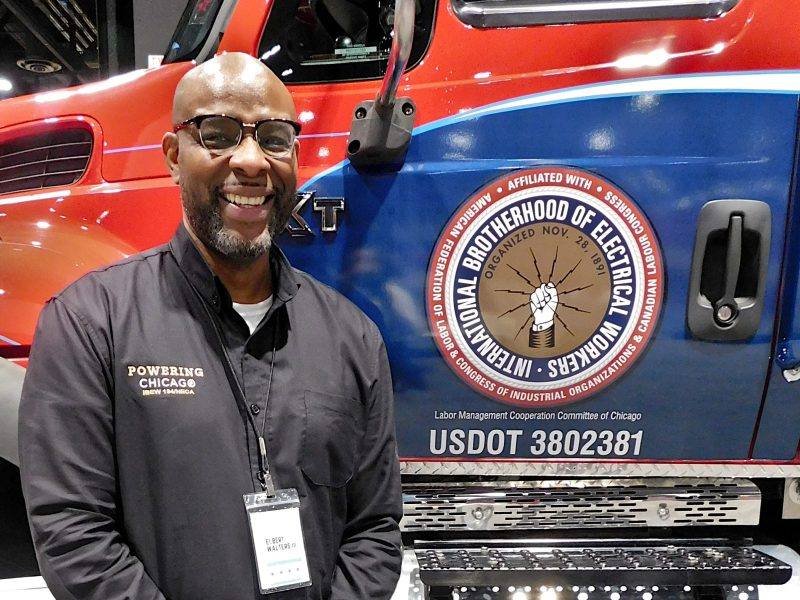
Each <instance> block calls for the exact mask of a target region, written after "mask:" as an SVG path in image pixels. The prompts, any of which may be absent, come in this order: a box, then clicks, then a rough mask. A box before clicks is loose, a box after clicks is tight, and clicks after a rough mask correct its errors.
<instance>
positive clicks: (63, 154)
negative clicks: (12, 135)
mask: <svg viewBox="0 0 800 600" xmlns="http://www.w3.org/2000/svg"><path fill="white" fill-rule="evenodd" d="M91 153H92V134H91V132H90V131H88V130H87V129H84V128H82V127H74V128H71V129H58V130H54V131H49V132H47V133H40V134H36V135H30V136H25V137H21V138H16V139H13V140H11V141H8V142H4V143H0V194H8V193H11V192H21V191H25V190H37V189H42V188H50V187H55V186H60V185H70V184H72V183H75V182H76V181H78V179H80V178H81V176H82V175H83V174H84V172H85V171H86V166H87V165H88V164H89V156H90V155H91Z"/></svg>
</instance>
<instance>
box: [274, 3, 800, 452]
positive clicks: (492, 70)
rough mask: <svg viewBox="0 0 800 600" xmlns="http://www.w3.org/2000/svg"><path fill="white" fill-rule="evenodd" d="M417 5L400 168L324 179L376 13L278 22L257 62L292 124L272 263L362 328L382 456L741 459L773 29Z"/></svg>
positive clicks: (615, 14) (774, 114)
mask: <svg viewBox="0 0 800 600" xmlns="http://www.w3.org/2000/svg"><path fill="white" fill-rule="evenodd" d="M320 4H324V3H320ZM353 4H356V3H353ZM419 4H420V9H419V11H418V18H417V21H418V29H417V39H416V40H415V51H414V52H415V53H416V54H414V55H413V56H412V63H414V64H412V69H411V70H410V71H409V72H408V74H407V76H406V77H405V78H404V80H403V82H402V83H401V89H400V94H401V95H404V96H409V97H411V98H412V99H413V100H414V102H415V103H416V110H417V121H416V127H415V130H414V135H413V139H412V142H411V145H410V148H409V150H408V154H407V156H406V158H405V161H404V163H403V165H402V166H401V167H400V168H399V169H389V168H369V169H367V168H356V167H354V166H353V165H352V164H351V163H350V162H348V161H344V162H339V161H338V160H337V159H338V158H339V157H340V156H341V154H340V155H339V157H334V158H331V156H330V150H331V148H333V147H338V148H339V149H340V148H341V143H339V144H338V146H335V141H336V140H337V139H338V138H342V137H344V136H346V135H347V132H348V129H349V123H348V122H347V119H342V118H341V117H339V116H336V115H338V114H341V113H344V112H346V111H350V110H352V108H353V107H355V105H356V104H357V103H358V102H359V101H361V100H364V99H369V98H370V97H371V96H372V95H373V94H374V93H375V91H376V90H377V84H376V83H375V82H372V83H371V84H370V83H369V82H367V83H353V82H347V81H346V80H354V79H363V78H368V77H375V76H377V73H378V72H379V70H380V68H381V61H380V57H381V52H382V51H383V50H382V46H381V44H382V43H386V40H385V38H382V37H380V27H381V14H384V15H386V14H387V13H382V12H381V11H382V10H383V8H382V7H383V5H379V7H378V9H377V12H376V13H375V15H371V14H367V12H368V11H367V12H364V10H362V12H358V11H355V12H352V13H349V15H350V17H351V21H350V22H349V23H350V24H349V25H348V27H349V29H347V28H342V21H337V23H338V25H337V26H334V25H330V24H328V25H325V24H324V23H323V22H322V21H323V16H322V13H320V12H319V11H317V12H313V11H311V9H312V8H314V7H315V6H316V7H317V8H318V7H319V5H315V4H314V3H312V4H311V5H309V7H306V8H308V10H307V11H306V8H303V6H302V5H301V7H300V8H299V9H297V11H296V13H295V14H294V16H293V18H292V20H290V21H280V20H278V19H277V16H276V14H277V13H276V14H275V15H273V16H272V17H271V19H270V21H269V23H268V25H267V29H266V32H265V36H264V40H263V41H262V44H261V49H260V51H261V52H262V54H263V57H264V60H265V62H267V64H269V65H271V66H273V68H274V69H275V70H276V71H277V72H278V73H279V74H282V76H283V77H284V78H285V79H286V80H287V81H288V82H290V83H296V84H297V85H296V87H295V88H294V89H293V92H294V94H295V98H296V99H297V100H298V104H299V106H300V108H301V112H300V118H301V120H303V119H304V118H306V121H307V125H308V126H307V127H306V131H307V132H308V133H307V134H306V135H305V137H304V138H302V139H301V143H302V144H303V147H302V151H301V155H302V156H301V158H302V161H303V165H302V168H301V171H302V172H303V173H305V174H306V176H307V177H308V179H307V180H306V182H305V184H304V186H303V188H302V191H303V192H304V193H305V195H304V196H303V201H304V204H303V205H302V206H301V207H300V208H299V210H298V217H299V219H297V220H296V222H295V223H293V228H294V233H295V235H296V237H292V238H290V239H287V240H286V241H285V242H284V247H285V248H287V251H288V253H289V254H290V258H291V259H292V260H293V261H294V262H295V264H297V265H298V266H299V267H300V268H302V269H305V270H308V271H310V272H312V273H314V274H315V275H316V276H318V277H319V278H320V279H321V280H323V281H326V282H328V283H330V284H331V285H333V286H335V287H337V288H338V289H340V290H341V291H342V292H344V293H345V294H346V295H347V296H349V297H350V298H351V299H352V300H353V301H354V302H356V303H357V304H359V305H360V306H361V307H362V309H364V310H365V311H366V312H367V314H368V315H369V316H371V317H372V318H373V319H374V320H375V321H376V322H377V323H378V325H379V326H380V327H381V330H382V331H383V333H384V336H385V338H386V342H387V347H388V350H389V355H390V359H391V361H392V368H393V374H394V378H395V390H396V404H397V421H398V436H399V442H400V451H401V455H402V457H404V458H405V459H406V460H408V461H411V462H413V461H419V463H420V464H421V465H424V464H433V463H436V464H444V463H447V462H448V461H453V460H460V461H463V460H476V461H478V460H480V461H484V462H485V461H487V460H488V461H508V460H509V459H524V460H527V461H531V460H536V461H538V460H543V459H553V458H558V459H581V460H584V461H597V460H609V459H616V460H629V459H635V460H640V461H655V460H668V461H680V460H686V461H694V460H699V461H711V460H714V461H718V460H733V461H738V460H746V459H748V458H749V456H750V446H751V443H752V441H753V436H754V431H755V429H756V425H757V421H758V418H759V414H760V408H761V403H762V396H763V394H764V389H765V382H766V381H767V376H768V373H769V367H770V352H771V346H772V340H773V326H774V323H775V319H776V307H777V305H778V296H779V287H780V281H781V279H780V278H781V262H782V257H783V249H784V244H785V235H784V230H785V224H786V222H787V214H788V213H787V210H788V205H789V198H790V189H791V181H792V172H793V166H794V162H793V157H794V148H795V140H796V122H797V100H798V98H797V91H798V81H797V78H796V75H794V74H793V73H790V72H788V71H785V70H781V69H786V68H787V67H788V66H790V65H792V64H793V63H792V62H791V58H790V56H789V54H788V51H789V50H790V49H787V50H786V51H783V50H780V51H776V52H775V53H773V54H770V55H769V56H766V55H765V54H764V53H763V52H761V53H760V52H758V51H757V49H759V48H763V47H764V44H767V43H768V40H769V39H771V38H773V37H774V36H776V35H777V33H776V32H777V31H780V23H779V21H780V18H781V17H779V15H777V14H775V12H774V10H773V9H772V8H770V7H769V6H767V4H766V3H756V2H753V1H747V0H741V1H740V2H735V1H720V2H716V3H714V2H711V3H702V4H703V7H702V8H696V7H695V8H694V9H687V8H686V7H687V3H685V2H676V3H675V5H674V6H666V5H669V3H659V8H658V9H657V10H654V9H646V8H645V9H641V8H640V9H637V10H635V11H631V10H629V9H628V8H626V7H621V8H619V10H618V9H617V8H613V7H612V8H608V7H609V6H610V5H613V4H615V3H597V6H598V9H597V10H587V11H586V12H585V13H583V14H582V15H580V17H577V16H576V15H573V14H571V13H570V12H569V11H570V9H569V6H572V3H564V6H563V7H562V8H563V10H562V11H561V13H558V11H555V10H554V9H553V6H555V5H558V4H559V3H558V2H550V3H546V4H547V6H548V7H549V8H548V9H547V10H541V11H537V10H536V9H535V8H533V9H531V10H525V11H522V10H518V7H519V3H512V2H508V3H506V2H493V3H491V7H489V4H490V3H488V2H470V1H459V2H455V1H454V2H452V3H450V4H448V3H447V2H445V1H444V0H442V1H441V2H440V3H439V5H438V7H436V14H435V19H434V18H433V17H434V12H433V11H434V4H433V3H429V2H421V3H419ZM530 4H531V6H533V7H535V6H536V5H538V4H539V3H536V2H532V3H530ZM584 4H585V5H586V6H589V5H590V4H591V3H590V2H587V3H584ZM618 4H619V5H620V6H621V5H623V4H625V5H626V6H627V7H630V3H618ZM665 6H666V8H665ZM515 7H517V8H515ZM490 8H491V10H490ZM529 8H530V7H529ZM781 10H782V11H786V10H790V11H796V10H797V9H795V8H786V7H783V8H782V9H781ZM304 11H306V12H304ZM648 11H650V12H648ZM670 11H672V12H670ZM709 11H711V12H709ZM557 13H558V14H560V16H558V18H556V16H554V15H557ZM364 15H366V17H364ZM498 15H499V16H498ZM537 15H538V17H537ZM328 16H330V17H334V15H332V14H331V15H328ZM798 16H800V15H798ZM784 17H785V15H784ZM282 18H285V17H282ZM324 18H327V17H324ZM365 19H366V20H365ZM374 19H377V21H374ZM333 20H334V21H336V19H335V18H334V19H333ZM386 22H387V23H388V20H387V21H386ZM576 22H577V23H578V24H575V25H572V26H569V27H554V26H550V25H552V24H554V23H576ZM285 23H289V24H290V25H291V27H288V26H287V25H285ZM309 23H313V24H312V25H309ZM354 23H355V24H354ZM375 23H377V26H376V24H375ZM359 24H360V25H359ZM434 24H435V27H434ZM336 27H339V29H336ZM291 28H294V30H292V29H291ZM434 29H435V32H436V33H435V35H434V36H433V38H432V41H430V45H429V38H430V36H431V33H432V32H433V30H434ZM290 30H291V31H293V33H292V34H291V35H289V34H288V33H283V32H286V31H290ZM295 30H297V31H295ZM323 30H324V32H325V33H324V36H322V38H318V37H316V36H317V35H321V33H320V32H322V31H323ZM376 31H377V32H378V33H375V32H376ZM332 32H333V33H332ZM370 32H373V33H372V34H371V33H370ZM370 35H373V37H370ZM376 35H377V36H378V37H375V36H376ZM370 40H372V41H370ZM375 40H378V41H377V42H375ZM381 40H383V42H382V41H381ZM428 45H429V46H428ZM788 45H790V44H787V46H788ZM756 55H758V56H759V58H757V59H756V58H753V57H754V56H756ZM376 57H377V59H376ZM317 66H320V70H319V71H314V69H315V68H316V67H317ZM322 66H324V69H322V68H321V67H322ZM376 66H377V70H376V71H375V74H371V73H370V72H368V70H366V69H372V68H373V67H376ZM744 67H746V68H747V72H737V71H741V70H742V69H743V68H744ZM358 69H361V70H358ZM776 69H777V71H776ZM323 73H324V75H323ZM304 115H305V116H304ZM339 142H341V139H339ZM339 152H341V150H339ZM323 166H324V167H327V169H324V170H323ZM768 408H770V405H768ZM765 414H766V416H768V417H770V418H772V419H780V418H781V415H779V414H777V413H776V414H775V416H773V413H772V412H769V411H768V412H767V413H765ZM782 416H787V415H786V414H782ZM788 416H790V417H791V418H792V419H794V423H793V424H792V425H787V427H790V428H791V430H792V431H793V432H795V433H794V437H793V439H792V440H790V441H789V442H787V443H786V444H785V446H786V447H785V448H781V452H782V453H783V454H782V457H784V458H786V457H787V453H788V451H789V450H791V451H792V452H793V450H794V448H795V447H796V444H797V439H796V438H797V435H796V431H797V428H796V424H797V421H798V418H797V417H798V415H796V414H794V413H792V414H790V415H788ZM760 439H761V438H759V441H760ZM757 447H759V446H757ZM765 451H766V450H765Z"/></svg>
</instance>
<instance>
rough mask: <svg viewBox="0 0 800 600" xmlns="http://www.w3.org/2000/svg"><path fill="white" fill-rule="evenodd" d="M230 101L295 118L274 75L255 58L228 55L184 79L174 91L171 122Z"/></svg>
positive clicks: (189, 72)
mask: <svg viewBox="0 0 800 600" xmlns="http://www.w3.org/2000/svg"><path fill="white" fill-rule="evenodd" d="M233 101H237V102H242V101H245V102H252V104H251V105H252V106H263V107H266V108H269V109H270V110H271V111H273V112H276V113H282V114H280V115H277V114H276V115H275V116H283V117H285V118H289V119H292V120H293V119H294V118H295V108H294V102H293V101H292V97H291V95H290V94H289V90H287V89H286V86H284V85H283V82H282V81H281V80H280V79H278V77H277V75H275V73H273V72H272V71H270V70H269V68H267V66H266V65H264V63H262V62H261V61H260V60H258V59H257V58H254V57H252V56H250V55H249V54H243V53H241V52H231V53H226V54H220V55H218V56H215V57H214V58H212V59H211V60H209V61H206V62H204V63H201V64H199V65H197V66H196V67H194V68H193V69H191V70H190V71H188V72H187V73H186V74H185V75H184V76H183V78H182V79H181V80H180V82H178V87H177V88H176V89H175V98H174V100H173V104H172V122H173V123H174V124H177V123H180V122H182V121H185V120H186V119H190V118H192V117H194V116H196V115H198V114H204V113H205V112H206V111H205V110H204V108H203V107H205V106H211V105H215V106H224V105H225V104H226V103H229V102H233ZM212 112H219V111H212Z"/></svg>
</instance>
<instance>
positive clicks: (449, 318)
mask: <svg viewBox="0 0 800 600" xmlns="http://www.w3.org/2000/svg"><path fill="white" fill-rule="evenodd" d="M663 280H664V276H663V265H662V261H661V253H660V250H659V248H658V242H657V239H656V237H655V235H654V234H653V230H652V228H651V227H650V224H649V223H648V221H647V219H646V217H645V216H644V214H643V213H642V212H641V210H640V209H639V208H638V207H637V206H636V204H634V202H633V201H632V200H631V199H630V198H628V196H627V195H625V193H624V192H622V191H621V190H620V189H618V188H617V187H615V186H613V185H612V184H610V183H609V182H607V181H605V180H604V179H601V178H600V177H598V176H596V175H594V174H592V173H588V172H585V171H580V170H576V169H566V168H541V169H532V170H528V171H517V172H514V173H512V174H510V175H507V176H504V177H502V178H500V179H498V180H496V181H494V182H492V183H491V184H489V185H488V186H486V187H485V188H483V189H482V190H480V191H478V192H477V193H476V194H475V195H474V196H472V197H470V198H469V199H467V201H466V202H464V203H463V204H462V205H461V207H460V208H459V209H458V211H457V212H456V214H455V215H454V216H453V217H452V219H450V221H449V222H448V224H447V226H446V227H445V229H444V230H443V232H442V234H441V236H440V238H439V241H438V243H437V245H436V247H435V249H434V253H433V256H432V259H431V264H430V267H429V269H428V285H427V305H428V317H429V319H430V323H431V328H432V330H433V333H434V337H435V339H436V344H437V346H438V347H439V350H440V351H441V353H442V356H444V358H445V360H446V361H447V362H448V364H449V365H450V367H451V368H452V369H453V370H454V371H455V372H456V373H457V374H458V375H459V376H460V377H461V378H462V379H463V380H464V381H466V382H467V383H468V384H469V385H471V386H472V387H473V388H475V389H476V390H478V391H479V392H481V393H482V394H485V395H487V396H489V397H491V398H496V399H497V400H501V401H504V402H509V403H512V404H519V405H529V406H530V405H542V404H557V403H561V402H569V401H573V400H578V399H580V398H585V397H587V396H589V395H591V394H593V393H595V392H597V391H598V390H600V389H601V388H603V387H605V386H607V385H608V384H609V383H611V382H612V381H614V380H615V379H616V378H617V377H619V376H620V375H622V374H623V373H624V372H625V371H626V370H627V369H628V368H629V367H630V366H631V365H632V364H633V362H634V361H635V360H636V358H637V356H638V355H639V354H640V353H641V351H642V350H643V349H644V347H645V346H646V345H647V342H648V340H649V339H650V336H651V334H652V332H653V328H654V327H655V324H656V322H657V320H658V314H659V311H660V308H661V298H662V290H663Z"/></svg>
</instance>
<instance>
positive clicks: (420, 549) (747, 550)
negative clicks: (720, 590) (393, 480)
mask: <svg viewBox="0 0 800 600" xmlns="http://www.w3.org/2000/svg"><path fill="white" fill-rule="evenodd" d="M414 551H415V553H416V557H417V562H418V563H419V576H420V578H421V579H422V581H423V582H424V583H425V584H426V585H428V586H431V587H455V586H509V585H514V586H526V585H527V586H542V585H544V586H556V585H562V586H582V585H583V586H585V585H596V586H597V585H627V586H636V585H649V586H652V585H690V586H705V585H714V586H717V585H730V584H743V585H761V584H768V585H780V584H783V583H786V582H787V581H788V580H789V579H790V578H791V576H792V567H791V566H789V565H787V564H786V563H784V562H783V561H780V560H778V559H776V558H774V557H772V556H769V555H768V554H765V553H763V552H761V551H759V550H756V549H754V548H753V547H752V541H751V540H738V541H737V540H723V539H717V538H713V539H708V538H707V539H696V540H686V539H681V540H656V539H641V540H623V539H609V540H595V539H576V540H564V539H560V540H554V539H542V540H515V541H512V540H481V541H462V540H453V541H440V542H417V543H415V544H414Z"/></svg>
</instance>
